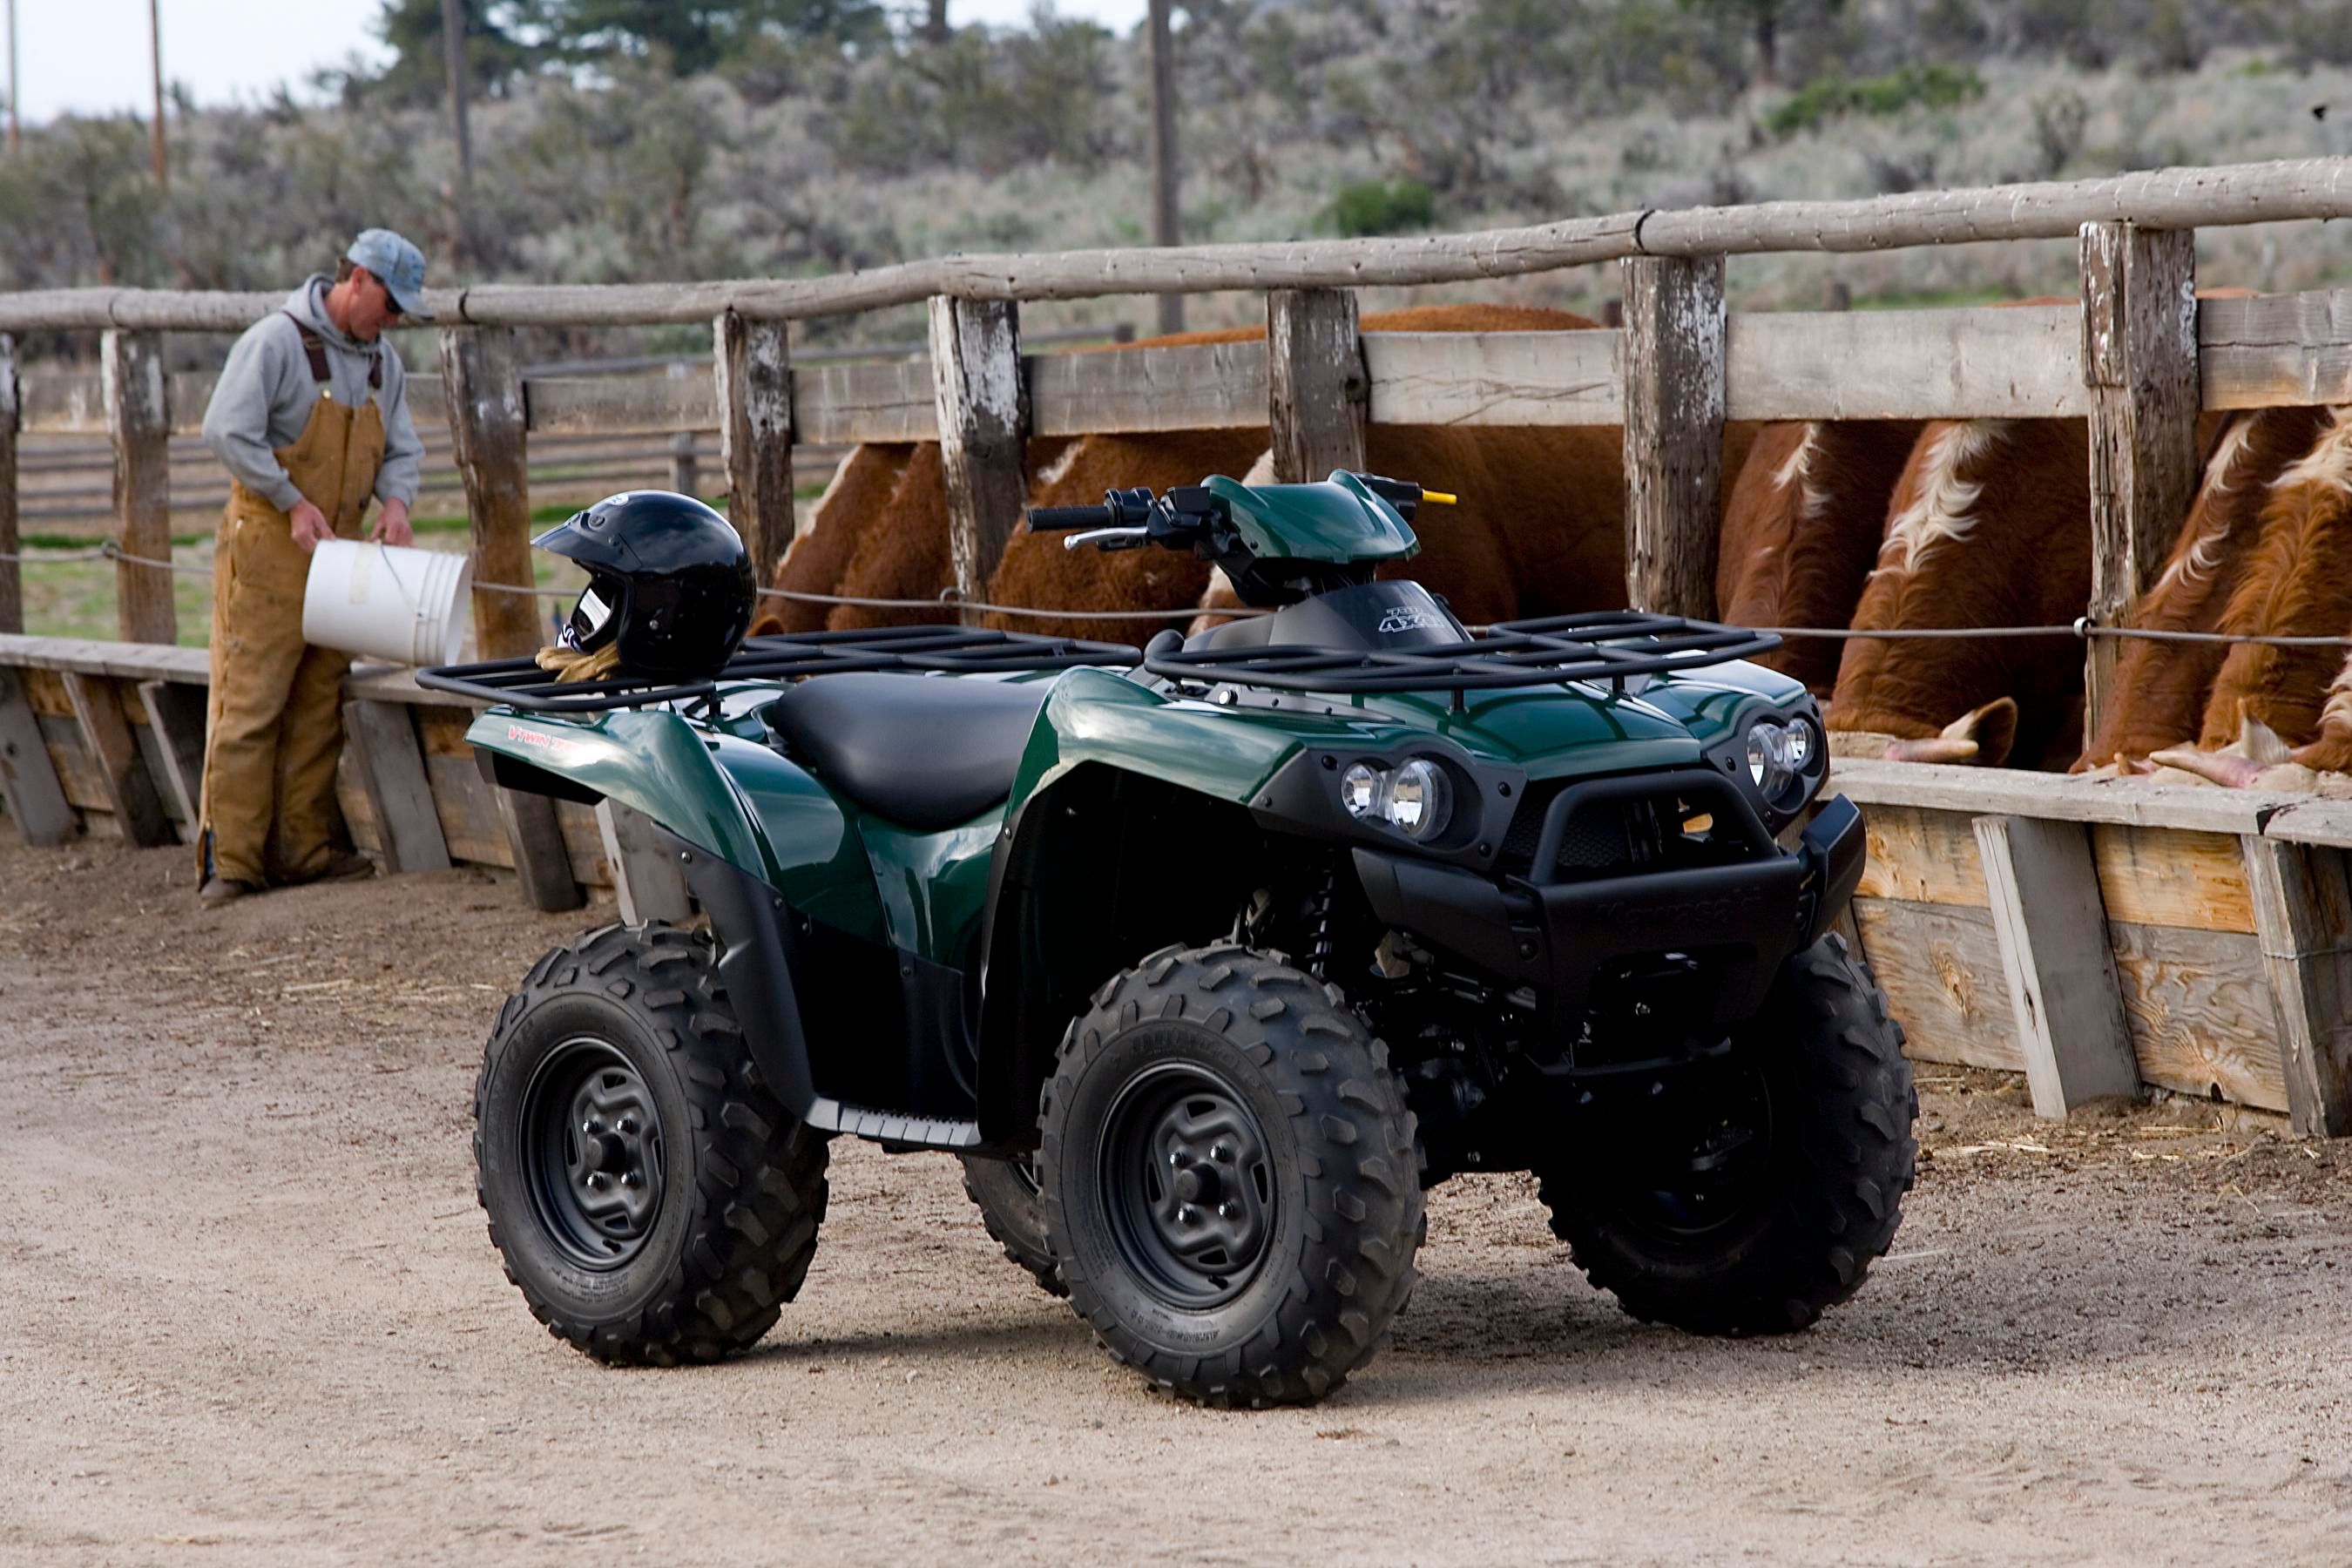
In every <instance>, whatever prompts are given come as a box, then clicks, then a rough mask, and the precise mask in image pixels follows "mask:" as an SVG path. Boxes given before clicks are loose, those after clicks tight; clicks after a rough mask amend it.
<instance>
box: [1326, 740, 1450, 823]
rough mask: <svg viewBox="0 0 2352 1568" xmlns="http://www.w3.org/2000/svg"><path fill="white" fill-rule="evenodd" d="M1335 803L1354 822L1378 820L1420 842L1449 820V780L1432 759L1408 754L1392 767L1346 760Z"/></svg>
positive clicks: (1437, 763) (1442, 768)
mask: <svg viewBox="0 0 2352 1568" xmlns="http://www.w3.org/2000/svg"><path fill="white" fill-rule="evenodd" d="M1339 804H1340V805H1343V806H1345V807H1347V809H1348V815H1349V816H1352V817H1354V818H1355V819H1356V820H1357V821H1359V822H1378V823H1381V824H1383V825H1385V826H1390V827H1393V828H1395V829H1396V830H1397V831H1398V832H1399V833H1402V834H1403V835H1404V836H1405V837H1407V838H1411V839H1415V840H1422V841H1425V840H1428V839H1432V838H1434V837H1437V836H1438V835H1439V834H1441V833H1444V831H1445V827H1446V824H1448V823H1449V822H1451V821H1453V819H1454V780H1453V778H1452V777H1451V776H1450V775H1448V774H1447V773H1446V771H1445V767H1444V763H1439V762H1438V761H1436V760H1435V759H1434V758H1432V757H1412V758H1408V759H1407V760H1406V761H1404V762H1402V763H1398V764H1397V765H1396V766H1395V767H1392V768H1384V767H1381V766H1379V765H1378V764H1377V763H1368V762H1356V763H1349V764H1348V766H1347V768H1346V770H1345V771H1343V772H1342V773H1340V774H1339Z"/></svg>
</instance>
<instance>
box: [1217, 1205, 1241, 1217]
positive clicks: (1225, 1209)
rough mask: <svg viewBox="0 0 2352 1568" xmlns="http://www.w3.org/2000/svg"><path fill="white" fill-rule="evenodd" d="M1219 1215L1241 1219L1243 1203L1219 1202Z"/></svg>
mask: <svg viewBox="0 0 2352 1568" xmlns="http://www.w3.org/2000/svg"><path fill="white" fill-rule="evenodd" d="M1217 1217H1218V1218H1219V1219H1239V1218H1241V1217H1242V1205H1239V1204H1219V1205H1217Z"/></svg>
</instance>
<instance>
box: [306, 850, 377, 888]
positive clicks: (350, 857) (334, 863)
mask: <svg viewBox="0 0 2352 1568" xmlns="http://www.w3.org/2000/svg"><path fill="white" fill-rule="evenodd" d="M374 875H375V862H374V861H373V860H372V859H370V858H368V857H367V856H365V855H362V854H361V853H360V852H359V851H358V850H356V849H338V850H336V851H335V853H334V858H331V859H330V860H329V861H328V862H327V868H326V869H325V870H323V871H321V872H320V873H319V874H318V875H317V876H316V877H314V878H312V879H311V880H312V881H316V882H350V881H356V880H358V879H360V878H362V877H373V876H374Z"/></svg>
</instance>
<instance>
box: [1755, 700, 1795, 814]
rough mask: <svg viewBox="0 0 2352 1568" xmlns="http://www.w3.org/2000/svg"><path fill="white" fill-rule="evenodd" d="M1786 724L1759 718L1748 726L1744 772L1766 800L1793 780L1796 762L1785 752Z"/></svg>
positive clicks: (1777, 796) (1774, 797)
mask: <svg viewBox="0 0 2352 1568" xmlns="http://www.w3.org/2000/svg"><path fill="white" fill-rule="evenodd" d="M1789 728H1790V727H1789V726H1788V725H1786V724H1782V723H1780V722H1778V721H1775V720H1771V719H1759V720H1758V721H1756V722H1755V723H1753V724H1750V725H1749V726H1748V778H1749V779H1750V780H1751V781H1752V782H1753V783H1754V784H1755V785H1756V787H1757V789H1758V790H1759V791H1760V792H1761V793H1762V795H1763V796H1764V798H1765V799H1766V800H1770V801H1777V800H1779V799H1780V797H1781V796H1782V795H1786V794H1788V792H1789V786H1790V784H1793V783H1795V782H1796V778H1797V771H1798V770H1797V765H1796V764H1795V763H1793V762H1792V761H1791V760H1790V755H1789Z"/></svg>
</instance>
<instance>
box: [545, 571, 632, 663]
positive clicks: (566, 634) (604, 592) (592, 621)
mask: <svg viewBox="0 0 2352 1568" xmlns="http://www.w3.org/2000/svg"><path fill="white" fill-rule="evenodd" d="M619 606H620V595H619V594H618V592H617V591H616V585H615V584H613V583H612V582H611V581H610V580H609V579H607V578H605V577H604V575H603V574H598V575H596V576H593V577H591V578H590V579H589V580H588V586H586V587H585V588H583V589H582V590H580V597H579V600H578V601H577V602H576V603H574V604H573V605H572V617H571V619H569V620H567V621H566V622H564V624H563V630H562V632H561V633H559V634H557V636H556V639H555V640H556V642H557V643H558V645H560V646H562V647H569V648H577V649H579V650H580V651H581V652H582V653H593V652H595V651H596V650H597V649H598V648H600V647H604V645H605V644H606V643H608V642H611V641H612V640H613V637H614V634H615V633H616V632H618V631H619V630H620V621H619V619H618V617H617V616H615V615H614V611H615V610H617V609H618V608H619Z"/></svg>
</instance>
